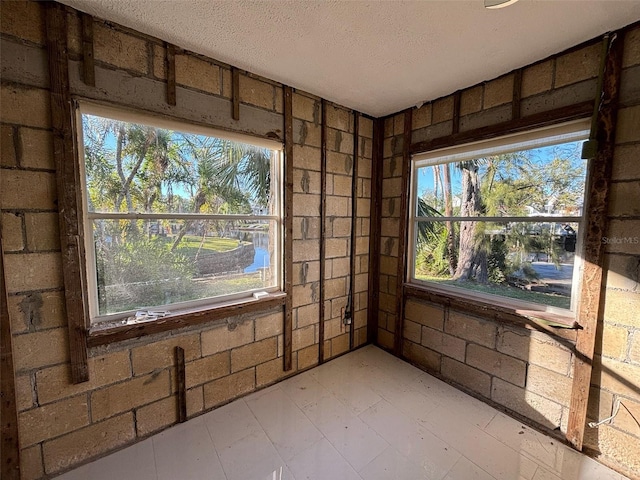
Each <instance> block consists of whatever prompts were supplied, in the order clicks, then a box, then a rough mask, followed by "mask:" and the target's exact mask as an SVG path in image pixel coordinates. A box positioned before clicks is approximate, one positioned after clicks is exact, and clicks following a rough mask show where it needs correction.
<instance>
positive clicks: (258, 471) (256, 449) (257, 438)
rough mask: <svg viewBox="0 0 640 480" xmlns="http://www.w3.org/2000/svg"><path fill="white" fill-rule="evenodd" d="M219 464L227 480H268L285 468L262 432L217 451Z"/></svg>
mask: <svg viewBox="0 0 640 480" xmlns="http://www.w3.org/2000/svg"><path fill="white" fill-rule="evenodd" d="M218 456H219V457H220V463H221V464H222V468H223V469H224V472H225V474H226V475H227V478H228V479H229V480H246V479H250V478H270V477H271V476H273V475H274V473H277V472H280V469H284V468H286V466H285V463H284V461H283V460H282V458H280V455H278V452H277V451H276V449H275V448H274V446H273V444H272V443H271V441H270V440H269V438H268V437H267V434H266V433H264V432H263V431H262V430H261V431H259V432H256V433H252V434H250V435H247V436H245V437H242V438H241V439H240V440H238V441H236V442H235V443H233V444H231V445H229V446H227V447H225V448H222V449H218Z"/></svg>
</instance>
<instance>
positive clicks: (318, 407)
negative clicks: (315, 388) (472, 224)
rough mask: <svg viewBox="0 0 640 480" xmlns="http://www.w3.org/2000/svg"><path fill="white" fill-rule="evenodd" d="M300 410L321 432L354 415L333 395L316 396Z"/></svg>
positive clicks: (344, 421) (343, 422) (338, 424)
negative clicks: (315, 398)
mask: <svg viewBox="0 0 640 480" xmlns="http://www.w3.org/2000/svg"><path fill="white" fill-rule="evenodd" d="M302 411H303V412H304V413H305V415H306V416H307V418H309V420H311V422H312V423H313V424H314V425H315V426H316V427H317V428H318V430H320V431H321V432H323V433H325V432H327V431H329V430H333V429H335V428H336V427H339V426H341V425H344V424H345V423H347V422H348V421H349V420H351V419H352V418H355V417H356V415H355V413H353V412H352V411H351V410H349V409H348V408H347V407H346V405H345V404H344V403H342V402H341V401H340V400H338V399H337V398H336V397H334V396H333V395H329V396H325V397H320V398H318V399H317V400H316V401H315V402H313V403H310V404H308V405H307V406H305V407H304V408H303V409H302Z"/></svg>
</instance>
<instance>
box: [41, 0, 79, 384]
mask: <svg viewBox="0 0 640 480" xmlns="http://www.w3.org/2000/svg"><path fill="white" fill-rule="evenodd" d="M46 28H47V51H48V54H49V79H50V83H51V125H52V127H53V156H54V159H55V163H56V181H57V189H58V210H59V219H60V246H61V250H62V271H63V279H64V290H65V292H64V293H65V303H66V310H67V322H68V325H69V351H70V356H71V379H72V381H73V382H74V383H80V382H86V381H87V380H89V370H88V367H87V343H86V336H87V323H86V322H87V311H86V305H87V299H86V291H87V289H86V288H85V285H86V272H85V269H84V264H85V254H84V231H83V229H82V210H81V209H82V201H81V200H80V185H79V179H80V165H79V159H78V158H77V152H76V148H75V141H74V135H75V134H74V128H73V119H74V111H73V108H72V103H71V94H70V92H69V61H68V58H67V15H66V12H65V10H64V7H63V6H62V5H61V4H59V3H54V2H51V3H48V4H47V15H46Z"/></svg>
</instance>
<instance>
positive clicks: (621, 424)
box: [604, 398, 640, 437]
mask: <svg viewBox="0 0 640 480" xmlns="http://www.w3.org/2000/svg"><path fill="white" fill-rule="evenodd" d="M620 401H621V402H622V404H623V405H621V407H620V409H619V410H618V414H617V415H616V416H615V418H614V419H613V425H614V426H616V427H617V428H619V429H620V430H623V431H625V432H627V433H630V434H631V435H635V436H636V437H640V425H638V421H637V419H638V418H640V403H639V402H634V401H633V400H629V399H628V398H621V399H620ZM604 418H606V417H604Z"/></svg>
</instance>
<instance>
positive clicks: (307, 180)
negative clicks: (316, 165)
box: [293, 155, 322, 194]
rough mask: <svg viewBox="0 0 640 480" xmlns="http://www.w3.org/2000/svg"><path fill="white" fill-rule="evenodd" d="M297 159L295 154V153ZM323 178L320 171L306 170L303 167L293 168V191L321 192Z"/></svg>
mask: <svg viewBox="0 0 640 480" xmlns="http://www.w3.org/2000/svg"><path fill="white" fill-rule="evenodd" d="M294 161H295V155H294ZM321 190H322V189H321V178H320V173H319V172H314V171H312V170H305V169H301V168H294V169H293V191H294V193H306V194H309V193H320V192H321Z"/></svg>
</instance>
